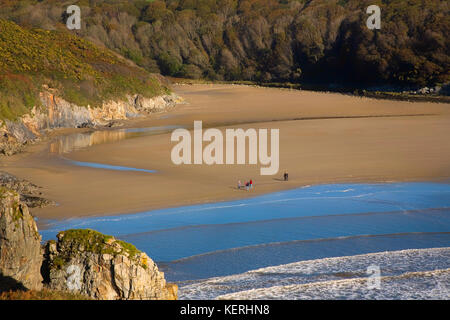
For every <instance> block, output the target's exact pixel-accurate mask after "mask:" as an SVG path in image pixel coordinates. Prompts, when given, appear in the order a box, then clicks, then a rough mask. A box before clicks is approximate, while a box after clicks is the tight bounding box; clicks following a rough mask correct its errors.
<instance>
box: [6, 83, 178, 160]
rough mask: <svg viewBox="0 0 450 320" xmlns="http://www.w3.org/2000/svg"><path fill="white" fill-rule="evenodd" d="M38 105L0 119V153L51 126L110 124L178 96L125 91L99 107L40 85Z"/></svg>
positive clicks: (169, 102)
mask: <svg viewBox="0 0 450 320" xmlns="http://www.w3.org/2000/svg"><path fill="white" fill-rule="evenodd" d="M40 100H41V104H42V106H41V107H34V108H32V110H31V112H30V113H27V114H25V115H23V116H22V117H20V118H19V119H18V120H17V121H9V120H4V121H3V122H2V121H1V120H0V154H1V153H3V154H5V155H12V154H14V153H17V152H19V151H20V150H21V149H22V147H23V146H24V145H26V144H28V143H30V142H33V141H36V140H37V139H39V138H41V137H42V136H43V135H44V134H45V132H48V131H49V130H52V129H55V128H82V127H102V126H111V125H112V123H113V122H114V121H116V120H125V119H130V118H136V117H139V116H142V115H143V114H148V113H153V112H158V111H162V110H165V109H168V108H170V107H173V106H175V104H176V103H177V102H180V101H181V98H180V97H178V96H177V95H175V94H170V95H161V96H156V97H153V98H146V97H143V96H142V95H139V94H136V95H128V96H127V97H126V99H125V100H121V101H106V102H104V103H103V104H102V106H101V107H96V108H92V107H90V106H89V105H88V106H86V107H84V106H78V105H76V104H73V103H70V102H67V101H66V100H64V99H62V98H60V97H59V96H58V94H57V92H56V91H55V90H52V89H49V88H48V87H45V88H44V91H43V92H41V94H40Z"/></svg>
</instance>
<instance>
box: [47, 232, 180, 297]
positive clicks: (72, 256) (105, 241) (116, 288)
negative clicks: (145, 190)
mask: <svg viewBox="0 0 450 320" xmlns="http://www.w3.org/2000/svg"><path fill="white" fill-rule="evenodd" d="M57 238H58V241H56V242H55V241H49V242H47V244H46V246H45V262H44V267H43V274H44V280H45V282H46V283H47V284H48V286H49V288H50V289H54V290H63V291H66V290H70V291H75V292H79V293H81V294H84V295H86V296H89V297H92V298H94V299H100V300H117V299H124V300H139V299H158V300H161V299H164V300H166V299H176V298H177V286H176V285H172V284H167V283H166V281H165V279H164V274H163V273H162V272H160V271H159V270H158V267H157V266H156V264H155V263H154V262H153V261H152V260H151V259H150V258H149V257H148V256H147V255H146V254H145V253H144V252H141V251H139V250H137V249H136V248H135V247H134V246H133V245H131V244H128V243H126V242H123V241H120V240H116V239H115V238H114V237H112V236H106V235H103V234H101V233H99V232H96V231H94V230H67V231H63V232H60V233H59V234H58V236H57Z"/></svg>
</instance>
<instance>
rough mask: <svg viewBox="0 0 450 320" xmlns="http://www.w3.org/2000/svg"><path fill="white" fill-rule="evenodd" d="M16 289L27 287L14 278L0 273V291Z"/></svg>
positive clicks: (23, 289)
mask: <svg viewBox="0 0 450 320" xmlns="http://www.w3.org/2000/svg"><path fill="white" fill-rule="evenodd" d="M17 290H21V291H26V290H27V288H25V287H24V285H23V284H22V283H21V282H19V281H17V280H16V279H14V278H11V277H8V276H4V275H2V274H0V293H2V292H7V291H17Z"/></svg>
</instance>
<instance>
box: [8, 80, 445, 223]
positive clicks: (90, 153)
mask: <svg viewBox="0 0 450 320" xmlns="http://www.w3.org/2000/svg"><path fill="white" fill-rule="evenodd" d="M174 89H175V91H176V92H177V93H178V94H179V95H181V96H182V97H184V98H185V100H186V102H187V104H180V105H178V106H177V107H176V108H175V109H173V110H171V111H169V112H166V113H160V114H154V115H152V116H150V117H149V118H146V119H140V120H133V121H128V122H126V125H125V126H126V127H136V128H145V127H152V126H166V125H177V126H185V127H187V128H191V127H192V125H193V121H194V120H202V121H203V126H204V127H217V128H219V129H221V130H223V129H225V128H243V129H246V128H255V129H258V128H269V129H270V128H276V129H280V171H279V172H278V174H277V175H274V176H261V175H260V172H259V169H260V165H212V166H208V165H180V166H177V165H174V164H173V163H172V162H171V159H170V152H171V149H172V147H173V146H174V145H175V143H172V142H171V141H170V133H169V132H168V133H163V134H158V135H149V136H138V137H134V138H130V139H123V140H120V139H117V141H115V142H107V143H103V144H96V145H93V146H91V147H89V148H84V149H80V150H76V151H73V152H70V153H65V154H64V155H63V156H64V158H67V159H71V160H75V161H85V162H95V163H103V164H108V165H114V166H126V167H134V168H140V169H147V170H156V171H157V172H156V173H147V172H133V171H115V170H106V169H98V168H89V167H80V166H74V165H71V164H70V163H69V162H68V161H66V160H64V159H63V158H61V156H58V155H56V154H52V153H50V152H49V146H48V142H44V143H40V144H38V145H34V146H31V147H29V148H28V149H27V150H26V152H25V153H22V154H20V155H16V156H13V157H9V158H2V159H1V165H2V166H1V168H0V169H1V170H4V171H7V172H10V173H12V174H14V175H16V176H18V177H20V178H23V179H27V180H29V181H31V182H33V183H35V184H37V185H39V186H42V187H43V189H42V191H43V193H44V196H45V197H47V198H50V199H52V200H54V201H56V202H57V203H58V204H59V205H58V206H57V207H47V208H43V209H34V210H33V214H35V215H36V216H37V217H38V218H40V219H66V218H71V217H81V216H93V215H105V214H107V215H112V214H122V213H131V212H138V211H145V210H150V209H155V208H163V207H173V206H179V205H188V204H196V203H204V202H215V201H221V200H230V199H236V198H243V197H248V196H254V195H258V194H262V193H267V192H272V191H277V190H283V189H290V188H295V187H298V186H303V185H309V184H318V183H336V182H382V181H383V182H384V181H448V180H449V179H450V144H449V143H448V141H449V137H450V105H449V104H435V103H424V102H414V103H410V102H402V101H388V100H375V99H368V98H359V97H352V96H347V95H342V94H334V93H318V92H309V91H290V90H284V89H274V88H256V87H247V86H233V85H186V86H176V87H175V88H174ZM75 131H76V130H75ZM84 131H85V130H84ZM69 132H74V130H65V131H63V132H62V133H69ZM54 135H55V134H54ZM204 145H206V143H204ZM284 170H288V172H289V181H288V182H284V181H281V178H282V174H283V171H284ZM246 179H253V181H254V182H255V188H254V189H253V190H252V191H248V192H247V191H245V190H237V188H236V184H237V181H238V180H241V181H242V182H243V181H245V180H246Z"/></svg>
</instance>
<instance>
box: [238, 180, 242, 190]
mask: <svg viewBox="0 0 450 320" xmlns="http://www.w3.org/2000/svg"><path fill="white" fill-rule="evenodd" d="M238 190H241V180H238Z"/></svg>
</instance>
